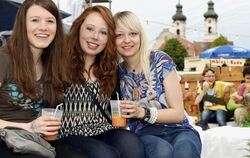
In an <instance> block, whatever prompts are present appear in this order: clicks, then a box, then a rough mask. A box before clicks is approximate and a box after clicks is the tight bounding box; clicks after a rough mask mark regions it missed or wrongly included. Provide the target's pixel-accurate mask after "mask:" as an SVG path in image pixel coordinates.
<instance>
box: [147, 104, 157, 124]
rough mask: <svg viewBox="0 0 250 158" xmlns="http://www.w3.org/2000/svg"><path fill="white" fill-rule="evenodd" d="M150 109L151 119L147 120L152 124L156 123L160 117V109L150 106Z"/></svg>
mask: <svg viewBox="0 0 250 158" xmlns="http://www.w3.org/2000/svg"><path fill="white" fill-rule="evenodd" d="M149 109H150V114H151V116H150V119H149V120H148V121H147V122H148V123H150V124H154V123H155V122H156V120H157V118H158V110H157V108H149Z"/></svg>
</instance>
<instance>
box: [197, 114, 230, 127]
mask: <svg viewBox="0 0 250 158" xmlns="http://www.w3.org/2000/svg"><path fill="white" fill-rule="evenodd" d="M213 117H216V121H217V123H218V124H219V126H225V125H227V112H226V111H225V110H216V111H212V110H203V111H202V113H201V123H200V126H201V128H202V130H205V129H206V126H207V124H208V121H209V119H211V118H213Z"/></svg>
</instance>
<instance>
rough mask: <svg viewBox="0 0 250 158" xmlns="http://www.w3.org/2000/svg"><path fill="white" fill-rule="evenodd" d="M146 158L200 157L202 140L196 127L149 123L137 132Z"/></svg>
mask: <svg viewBox="0 0 250 158" xmlns="http://www.w3.org/2000/svg"><path fill="white" fill-rule="evenodd" d="M137 134H138V135H139V136H140V138H141V140H142V142H143V143H144V146H145V150H146V151H145V152H146V158H200V154H201V140H200V136H199V133H198V132H197V131H195V130H194V129H190V128H185V127H183V126H180V127H166V126H159V125H149V126H147V127H145V128H143V129H141V130H140V131H139V132H138V133H137Z"/></svg>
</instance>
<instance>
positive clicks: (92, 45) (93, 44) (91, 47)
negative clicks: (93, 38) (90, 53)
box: [87, 42, 99, 49]
mask: <svg viewBox="0 0 250 158" xmlns="http://www.w3.org/2000/svg"><path fill="white" fill-rule="evenodd" d="M87 44H88V47H89V48H90V49H96V48H98V47H99V44H97V43H94V42H87Z"/></svg>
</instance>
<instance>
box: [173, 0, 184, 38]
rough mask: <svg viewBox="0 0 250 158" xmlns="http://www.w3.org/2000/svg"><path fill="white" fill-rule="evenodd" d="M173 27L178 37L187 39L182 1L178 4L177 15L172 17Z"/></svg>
mask: <svg viewBox="0 0 250 158" xmlns="http://www.w3.org/2000/svg"><path fill="white" fill-rule="evenodd" d="M172 19H173V25H174V33H175V34H176V35H177V36H183V37H185V32H186V30H185V27H186V26H185V25H186V19H187V18H186V16H185V15H183V13H182V5H181V4H180V0H178V4H177V5H176V13H175V15H173V17H172Z"/></svg>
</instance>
